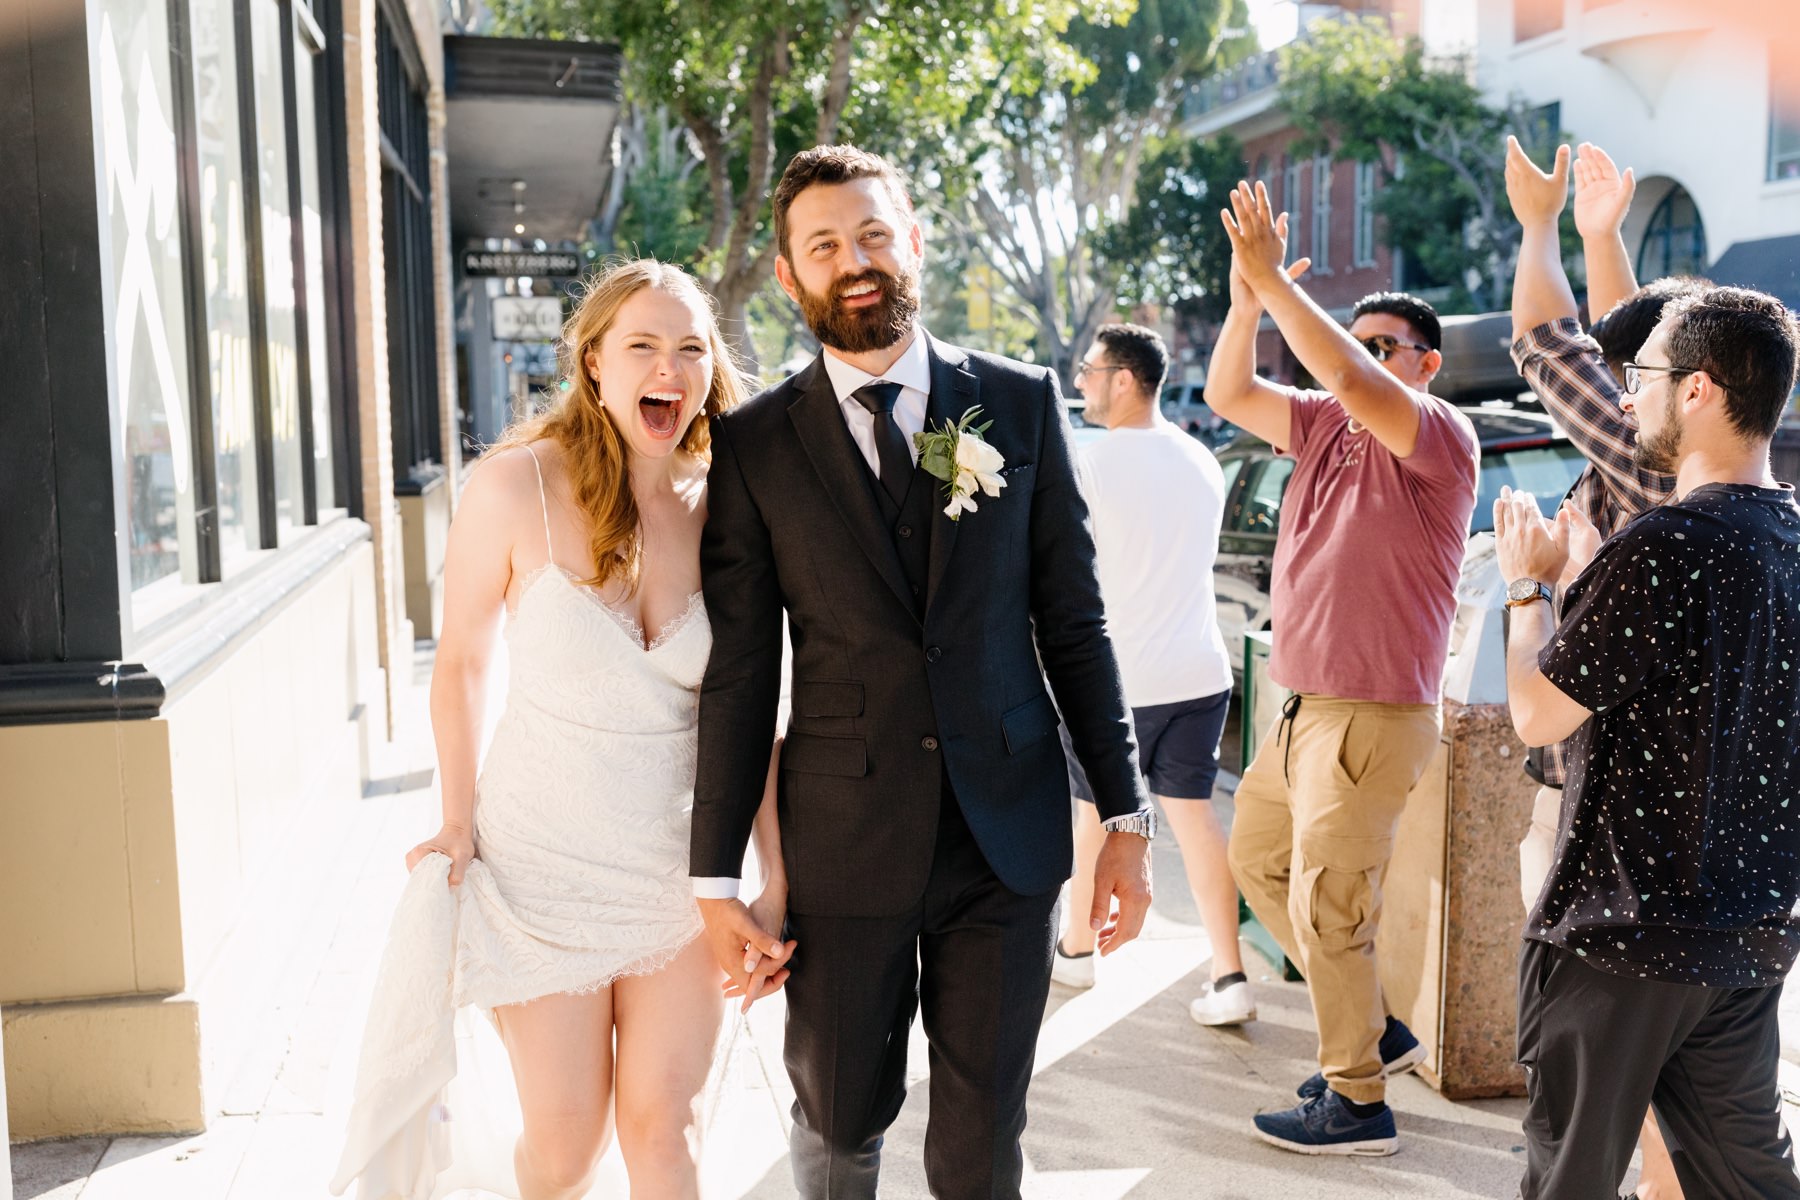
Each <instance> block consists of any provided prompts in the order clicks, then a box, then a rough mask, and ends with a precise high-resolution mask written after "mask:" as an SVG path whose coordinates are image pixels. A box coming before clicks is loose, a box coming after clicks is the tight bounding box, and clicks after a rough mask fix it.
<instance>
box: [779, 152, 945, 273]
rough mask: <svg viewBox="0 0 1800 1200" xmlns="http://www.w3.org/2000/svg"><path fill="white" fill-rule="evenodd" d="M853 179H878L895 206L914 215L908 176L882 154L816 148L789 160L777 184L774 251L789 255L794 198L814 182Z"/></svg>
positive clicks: (845, 181) (847, 181)
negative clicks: (789, 208) (789, 226)
mask: <svg viewBox="0 0 1800 1200" xmlns="http://www.w3.org/2000/svg"><path fill="white" fill-rule="evenodd" d="M853 179H879V180H881V181H882V182H883V183H885V184H887V187H888V191H889V192H891V193H893V197H894V203H896V204H898V205H899V206H900V207H901V209H902V210H903V211H905V212H906V213H907V214H908V215H910V214H911V213H912V197H911V196H909V195H907V194H906V177H905V176H903V175H901V174H900V170H899V168H898V167H896V166H894V164H893V163H891V162H889V161H888V160H887V159H885V158H883V157H881V155H879V154H870V153H869V152H868V151H867V150H858V149H857V148H856V147H855V146H814V147H813V148H812V149H810V150H802V151H801V152H800V153H798V154H796V155H794V157H793V158H791V159H789V160H788V165H787V170H785V171H783V172H782V173H781V182H780V183H777V184H776V185H775V197H774V201H773V204H774V209H775V249H776V252H777V253H779V254H782V255H786V254H787V252H788V206H789V205H791V204H793V202H794V197H795V196H798V195H799V194H800V193H801V192H804V191H805V190H806V189H807V188H809V187H811V186H813V185H814V184H815V183H849V182H850V181H851V180H853Z"/></svg>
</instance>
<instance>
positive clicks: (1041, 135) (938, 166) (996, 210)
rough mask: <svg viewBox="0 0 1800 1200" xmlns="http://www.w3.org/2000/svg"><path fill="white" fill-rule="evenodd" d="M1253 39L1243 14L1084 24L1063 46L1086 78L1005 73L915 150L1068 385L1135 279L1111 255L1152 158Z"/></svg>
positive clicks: (1185, 7)
mask: <svg viewBox="0 0 1800 1200" xmlns="http://www.w3.org/2000/svg"><path fill="white" fill-rule="evenodd" d="M1247 25H1248V20H1247V18H1246V16H1245V9H1244V6H1243V0H1140V2H1139V4H1138V6H1137V10H1136V11H1135V13H1133V14H1132V15H1131V16H1130V17H1129V19H1125V20H1121V19H1118V18H1116V17H1109V18H1097V19H1093V18H1090V19H1083V20H1078V21H1076V22H1075V23H1074V24H1072V25H1071V27H1070V29H1069V33H1068V36H1067V42H1068V44H1069V45H1070V46H1071V47H1072V48H1073V49H1074V50H1075V51H1077V52H1079V53H1080V54H1081V55H1082V57H1083V58H1085V59H1086V60H1088V61H1089V62H1091V63H1092V64H1093V71H1092V73H1091V74H1089V75H1084V76H1071V77H1070V78H1068V79H1066V80H1065V81H1064V82H1063V83H1062V84H1061V85H1060V86H1058V87H1044V86H1041V83H1040V82H1039V81H1038V80H1036V79H1034V78H1032V77H1031V75H1030V74H1029V73H1028V72H1024V71H1014V70H1012V69H1011V68H1010V67H1009V68H1008V69H1007V70H1004V71H1002V72H1001V73H1000V74H999V75H998V77H997V78H996V79H995V82H994V84H993V86H992V87H991V88H990V89H989V90H988V92H987V94H986V95H985V97H984V98H983V102H982V103H981V104H979V105H971V107H970V111H969V116H968V118H967V119H966V120H965V121H964V122H963V123H962V125H961V127H960V128H959V129H958V130H957V131H956V136H955V137H954V138H952V139H949V140H948V141H943V142H934V143H917V142H916V143H915V152H916V153H917V156H918V158H919V159H920V160H921V161H922V162H923V163H924V164H926V166H927V170H928V174H930V175H932V176H935V177H936V178H938V179H940V180H941V181H942V182H943V187H942V188H941V190H940V195H941V199H940V201H939V203H938V205H937V211H938V215H939V217H940V219H941V223H942V224H943V226H944V227H945V228H946V229H947V230H948V231H949V232H950V233H951V235H952V236H953V237H954V238H956V239H957V240H958V241H959V243H960V244H961V245H962V246H963V247H964V249H965V252H966V253H967V254H968V255H969V256H970V257H980V258H983V259H985V260H986V261H987V262H988V263H989V264H990V265H991V266H992V268H993V270H994V271H995V272H997V273H998V274H999V276H1000V277H1001V278H1002V279H1003V280H1004V281H1005V284H1006V290H1007V291H1009V292H1010V293H1011V296H1010V298H1009V299H1010V303H1011V306H1012V308H1013V309H1014V311H1016V312H1019V313H1021V314H1023V315H1025V316H1027V317H1028V318H1029V319H1030V320H1031V321H1032V322H1033V323H1034V324H1035V325H1036V326H1037V329H1038V346H1039V350H1040V353H1039V355H1038V357H1039V359H1040V360H1041V361H1045V362H1047V363H1049V364H1051V365H1052V366H1054V367H1055V369H1056V370H1058V371H1059V372H1061V373H1063V374H1064V375H1065V376H1066V374H1067V372H1068V371H1069V370H1071V369H1072V367H1073V363H1074V360H1075V358H1076V357H1077V356H1078V355H1079V354H1080V353H1081V351H1082V349H1083V348H1085V346H1086V345H1087V343H1088V342H1089V341H1090V340H1092V337H1093V334H1094V330H1095V329H1097V328H1098V327H1099V326H1100V325H1101V324H1103V323H1104V322H1106V321H1108V320H1112V319H1114V317H1115V315H1116V313H1117V311H1118V303H1119V299H1120V296H1121V290H1120V289H1121V286H1122V285H1123V283H1124V280H1125V279H1126V277H1127V275H1128V274H1129V273H1130V272H1132V271H1133V270H1135V269H1136V264H1135V263H1134V262H1133V261H1132V259H1131V258H1130V257H1125V256H1119V255H1117V254H1115V253H1112V252H1110V251H1109V249H1108V247H1109V246H1111V245H1112V241H1111V239H1112V237H1113V231H1114V230H1115V229H1116V228H1117V227H1119V226H1120V225H1121V224H1122V223H1125V222H1127V221H1128V219H1129V217H1130V214H1131V213H1132V211H1133V209H1134V206H1135V204H1136V201H1137V197H1138V189H1139V185H1140V177H1141V176H1142V174H1143V172H1144V168H1145V163H1146V155H1147V154H1148V153H1149V152H1150V151H1151V149H1152V148H1153V147H1154V146H1155V145H1156V144H1157V143H1158V142H1159V140H1160V139H1161V137H1162V136H1163V135H1164V134H1165V133H1166V131H1167V130H1168V129H1169V127H1170V125H1171V123H1172V121H1173V119H1174V116H1175V114H1176V111H1177V107H1178V105H1179V102H1180V99H1181V96H1182V94H1183V93H1184V92H1185V90H1186V88H1187V86H1188V85H1189V84H1190V83H1192V82H1193V81H1194V80H1196V79H1198V78H1200V77H1201V76H1202V75H1204V74H1205V73H1206V72H1207V71H1209V70H1212V69H1214V68H1216V67H1217V66H1220V65H1223V64H1227V63H1230V62H1234V61H1236V60H1237V59H1239V58H1241V57H1242V56H1243V55H1244V54H1246V53H1248V52H1249V51H1251V50H1253V49H1254V48H1255V47H1254V39H1253V38H1252V37H1251V36H1250V35H1249V32H1248V29H1247Z"/></svg>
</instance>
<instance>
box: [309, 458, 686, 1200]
mask: <svg viewBox="0 0 1800 1200" xmlns="http://www.w3.org/2000/svg"><path fill="white" fill-rule="evenodd" d="M527 450H528V451H529V447H527ZM532 462H533V464H534V465H536V463H537V456H536V455H535V454H533V455H532ZM538 496H539V501H540V503H543V499H544V497H543V474H542V470H541V468H540V470H539V474H538ZM544 550H545V559H546V562H545V565H544V566H543V567H542V568H540V569H539V570H537V571H534V572H533V573H532V574H531V575H530V576H529V577H528V578H527V579H526V580H525V582H524V585H523V587H521V589H520V592H519V598H518V606H517V608H516V610H514V611H513V612H511V613H510V614H509V615H508V616H507V619H506V630H505V636H506V641H507V647H508V651H509V660H510V661H509V672H510V673H509V676H508V681H507V696H506V708H505V711H504V713H503V714H502V716H501V718H500V720H499V723H498V724H497V725H496V727H495V730H494V736H493V739H492V741H491V743H490V745H489V747H488V751H487V756H486V759H485V761H484V762H483V764H482V768H481V774H480V777H479V779H478V781H477V783H476V801H475V847H476V856H477V857H476V858H475V860H474V861H473V862H471V863H470V864H469V868H468V870H467V872H466V873H465V876H464V878H463V882H462V884H461V885H460V886H459V887H457V888H456V889H454V891H451V890H450V889H448V888H447V886H446V876H447V872H448V868H449V860H448V859H445V858H443V857H442V856H438V855H433V856H430V857H429V858H428V859H427V860H426V862H424V863H421V864H420V866H419V867H418V868H416V869H415V871H414V875H413V878H412V879H411V880H409V882H408V885H407V889H406V892H405V894H404V896H403V897H402V899H401V902H400V905H399V909H398V911H397V912H396V914H395V918H394V924H393V928H392V931H391V933H390V935H389V942H388V946H387V948H386V951H385V952H384V955H383V959H382V965H381V968H380V972H379V975H378V978H377V983H376V991H375V995H374V998H373V1000H372V1002H371V1005H370V1014H369V1023H368V1027H367V1030H366V1032H365V1036H364V1044H363V1052H362V1058H361V1061H360V1063H359V1069H358V1072H357V1083H356V1098H355V1101H354V1105H353V1109H352V1115H351V1118H350V1121H349V1129H348V1139H347V1140H348V1144H347V1146H346V1148H345V1152H344V1159H343V1161H342V1163H341V1164H340V1167H339V1171H338V1174H337V1176H336V1177H335V1178H334V1180H333V1184H334V1188H333V1191H334V1193H341V1191H342V1190H343V1189H344V1188H345V1187H347V1186H348V1185H349V1183H350V1182H351V1181H352V1180H358V1181H359V1182H360V1183H361V1185H362V1187H361V1194H363V1195H364V1196H389V1195H393V1196H407V1197H412V1196H426V1195H430V1194H431V1192H432V1191H433V1190H434V1188H433V1187H432V1179H433V1177H434V1176H435V1175H436V1174H437V1173H438V1172H441V1171H442V1170H444V1168H445V1166H446V1165H447V1163H448V1161H449V1159H450V1158H451V1157H452V1150H451V1148H450V1146H449V1145H448V1143H447V1141H446V1138H445V1137H444V1136H443V1135H444V1134H445V1133H446V1132H447V1131H446V1130H444V1129H442V1128H439V1126H441V1125H442V1124H444V1123H445V1122H447V1120H448V1119H449V1116H450V1114H448V1113H447V1112H446V1110H445V1106H444V1104H443V1103H442V1100H443V1095H444V1092H443V1089H444V1088H445V1086H446V1085H447V1084H448V1082H449V1078H450V1077H451V1076H453V1075H454V1074H455V1071H456V1054H455V1050H454V1049H453V1047H452V1044H451V1043H452V1039H453V1036H454V1035H453V1033H452V1017H453V1016H454V1013H455V1010H457V1009H461V1008H464V1007H471V1006H472V1007H476V1008H484V1009H492V1008H495V1007H497V1006H500V1005H504V1004H517V1003H522V1002H524V1001H527V1000H532V999H535V998H537V997H540V996H547V995H553V994H556V993H562V992H587V991H593V990H596V989H598V988H601V987H604V986H606V985H607V984H609V983H611V982H612V981H613V980H615V979H618V978H619V977H620V976H624V975H635V974H645V973H648V972H651V971H655V970H657V969H659V968H661V967H663V966H666V965H667V964H668V963H669V962H670V961H671V960H672V959H673V958H674V957H675V956H676V955H677V954H678V953H680V951H681V950H682V948H683V947H684V946H686V945H687V943H688V942H690V941H691V940H693V938H694V937H695V936H696V935H697V934H698V933H699V931H700V928H701V924H700V914H699V908H698V906H697V905H696V904H695V902H694V896H693V888H692V884H691V883H690V881H689V879H688V828H689V824H690V821H691V817H692V811H693V802H694V771H695V756H696V753H697V733H696V728H697V724H698V716H699V703H700V701H699V689H700V680H701V676H702V675H703V674H704V673H705V670H706V660H707V656H708V654H709V653H710V652H711V649H712V629H711V626H710V625H709V624H708V622H707V618H706V609H705V606H704V605H703V603H702V602H701V597H700V593H698V592H696V593H694V595H693V596H692V597H691V598H690V599H689V601H688V605H687V608H686V609H685V611H683V612H682V614H681V615H680V616H679V617H677V618H676V619H675V620H674V621H672V622H670V624H669V625H668V626H667V627H666V628H665V629H664V630H663V631H662V633H661V634H660V635H659V636H658V637H657V638H656V640H655V641H653V642H648V643H647V642H646V641H645V638H644V633H643V631H642V630H641V629H640V628H638V626H637V625H636V623H635V622H633V621H632V620H631V618H629V617H628V616H626V615H625V614H623V613H620V612H618V611H617V610H615V609H613V608H611V607H610V606H608V605H606V604H604V603H602V602H601V600H600V598H599V596H598V595H596V594H595V593H594V592H593V591H592V590H591V589H589V588H586V587H584V586H582V585H581V584H580V583H578V582H577V579H576V577H575V576H574V575H573V574H572V573H570V572H568V571H566V570H564V569H563V568H562V567H560V566H558V565H557V564H556V557H555V550H554V547H553V546H552V544H551V541H550V519H549V511H548V506H547V505H546V506H545V509H544ZM428 868H429V869H428Z"/></svg>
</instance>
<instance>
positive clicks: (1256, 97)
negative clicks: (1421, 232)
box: [1171, 0, 1418, 383]
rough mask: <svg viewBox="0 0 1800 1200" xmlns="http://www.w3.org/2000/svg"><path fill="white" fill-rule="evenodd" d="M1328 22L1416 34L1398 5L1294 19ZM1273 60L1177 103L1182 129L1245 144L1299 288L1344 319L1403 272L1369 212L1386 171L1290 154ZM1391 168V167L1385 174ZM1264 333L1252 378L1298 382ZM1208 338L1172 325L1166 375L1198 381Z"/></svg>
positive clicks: (1402, 2)
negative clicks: (1301, 265)
mask: <svg viewBox="0 0 1800 1200" xmlns="http://www.w3.org/2000/svg"><path fill="white" fill-rule="evenodd" d="M1335 15H1369V16H1380V17H1383V18H1385V19H1387V20H1388V21H1389V22H1390V23H1391V24H1392V25H1393V27H1394V32H1395V36H1396V37H1408V36H1411V35H1413V34H1416V33H1417V32H1418V18H1417V15H1416V12H1414V11H1411V8H1410V7H1409V6H1408V5H1407V4H1406V0H1363V2H1362V3H1346V4H1329V5H1327V4H1306V5H1303V6H1302V11H1301V20H1302V22H1306V21H1309V20H1317V19H1329V18H1330V17H1332V16H1335ZM1278 55H1279V52H1278V51H1274V50H1270V51H1266V52H1264V53H1262V54H1259V55H1257V56H1256V57H1254V58H1251V59H1249V60H1247V61H1245V62H1243V63H1241V64H1239V66H1237V67H1236V68H1234V69H1233V70H1231V71H1229V72H1226V73H1224V74H1222V75H1218V76H1215V77H1213V78H1211V79H1208V80H1206V81H1205V82H1204V83H1202V84H1200V85H1199V86H1197V87H1196V88H1194V89H1193V91H1191V92H1190V93H1189V94H1188V96H1187V97H1186V99H1185V101H1184V104H1183V109H1182V116H1181V120H1180V129H1181V130H1182V132H1184V133H1186V134H1187V135H1188V136H1190V137H1194V138H1212V137H1217V136H1219V135H1221V134H1227V133H1228V134H1230V135H1232V136H1233V137H1235V138H1237V139H1238V141H1240V142H1241V143H1243V147H1244V158H1245V161H1246V163H1247V164H1248V166H1249V169H1250V173H1251V177H1252V178H1253V179H1261V180H1262V181H1263V182H1264V183H1266V184H1267V185H1268V188H1269V196H1270V199H1271V200H1273V202H1274V203H1275V206H1276V208H1277V210H1278V211H1279V210H1285V211H1286V212H1287V213H1288V214H1289V218H1288V231H1289V232H1288V255H1289V258H1290V260H1292V259H1297V258H1302V257H1310V258H1311V259H1312V260H1313V262H1312V268H1311V270H1310V271H1309V272H1308V273H1307V275H1306V276H1305V278H1304V280H1303V282H1304V284H1305V286H1306V289H1307V291H1308V293H1309V294H1310V295H1311V296H1312V297H1313V299H1315V300H1317V301H1318V302H1319V303H1320V304H1321V305H1323V306H1324V307H1325V308H1326V309H1327V310H1329V311H1330V312H1331V313H1332V315H1333V316H1335V317H1338V318H1339V319H1340V320H1344V319H1348V317H1349V313H1350V306H1351V305H1352V304H1354V303H1355V302H1356V301H1357V300H1358V299H1360V298H1361V297H1363V296H1366V295H1368V294H1369V293H1370V292H1377V291H1384V290H1387V289H1390V288H1395V287H1400V286H1403V280H1404V276H1405V269H1404V267H1405V264H1404V263H1403V262H1401V261H1398V256H1397V255H1396V254H1395V253H1394V251H1392V250H1391V249H1389V247H1388V246H1387V245H1386V244H1385V242H1384V240H1383V238H1382V235H1381V230H1380V229H1379V228H1378V223H1377V221H1376V218H1375V212H1374V199H1375V196H1376V194H1377V191H1378V189H1379V188H1380V187H1381V186H1382V181H1383V178H1384V175H1385V170H1384V167H1383V166H1381V165H1377V164H1374V163H1358V162H1355V161H1353V160H1349V159H1343V160H1340V159H1337V158H1334V157H1333V156H1331V155H1329V154H1324V155H1313V154H1300V153H1297V152H1296V149H1295V145H1294V143H1295V142H1297V141H1298V140H1299V138H1300V134H1299V131H1298V130H1296V129H1295V128H1294V126H1293V125H1292V123H1291V122H1290V121H1289V120H1288V118H1287V115H1286V114H1285V113H1284V112H1283V111H1282V110H1281V106H1280V102H1279V83H1280V79H1279V68H1278V65H1277V58H1278ZM1391 167H1392V162H1391V161H1390V162H1389V163H1388V164H1386V168H1391ZM1263 325H1264V328H1263V331H1262V333H1261V334H1260V336H1259V337H1258V339H1257V363H1258V366H1259V369H1260V371H1261V372H1262V374H1264V375H1265V376H1266V377H1268V378H1270V379H1275V380H1279V381H1282V382H1290V383H1291V382H1296V381H1297V380H1298V377H1299V375H1300V372H1301V368H1300V366H1299V364H1298V363H1297V362H1296V361H1295V359H1294V357H1293V354H1292V352H1290V351H1289V350H1288V348H1287V345H1286V343H1285V342H1283V341H1282V339H1281V337H1280V335H1279V334H1277V333H1276V332H1275V329H1274V326H1273V324H1272V323H1270V322H1269V321H1267V320H1266V319H1265V320H1264V322H1263ZM1216 336H1217V326H1216V325H1214V324H1212V323H1210V322H1188V323H1178V324H1177V328H1176V333H1175V344H1174V352H1175V356H1176V365H1175V368H1174V370H1173V371H1172V372H1171V374H1172V376H1173V377H1174V378H1176V379H1182V378H1187V379H1198V378H1200V377H1201V373H1202V372H1203V371H1204V368H1205V365H1206V361H1207V358H1208V357H1209V356H1210V355H1211V353H1212V345H1213V341H1214V338H1215V337H1216Z"/></svg>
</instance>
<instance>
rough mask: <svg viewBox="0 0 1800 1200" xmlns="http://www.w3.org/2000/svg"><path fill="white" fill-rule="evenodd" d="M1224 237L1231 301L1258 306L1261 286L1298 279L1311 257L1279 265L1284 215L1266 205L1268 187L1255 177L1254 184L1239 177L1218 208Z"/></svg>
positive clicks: (1284, 242)
mask: <svg viewBox="0 0 1800 1200" xmlns="http://www.w3.org/2000/svg"><path fill="white" fill-rule="evenodd" d="M1219 217H1220V219H1221V220H1223V221H1224V222H1225V236H1226V237H1228V238H1230V239H1231V303H1232V304H1233V305H1234V306H1238V307H1248V306H1250V305H1251V304H1256V305H1258V306H1260V305H1261V303H1262V298H1261V293H1262V291H1263V289H1265V288H1267V287H1269V286H1271V285H1274V284H1280V283H1284V282H1287V281H1288V280H1292V279H1298V278H1300V276H1302V275H1304V274H1305V273H1306V269H1307V268H1308V267H1309V266H1311V265H1312V259H1310V258H1301V259H1296V260H1295V261H1294V263H1293V265H1292V266H1289V267H1286V268H1283V267H1282V265H1281V264H1282V260H1283V259H1285V258H1286V257H1287V233H1288V215H1287V214H1286V213H1282V214H1280V215H1279V216H1277V215H1276V214H1275V212H1274V210H1273V208H1272V207H1271V205H1270V204H1269V189H1268V188H1267V187H1265V186H1264V185H1263V182H1262V181H1261V180H1260V179H1259V180H1257V182H1256V186H1255V187H1251V186H1250V184H1249V182H1248V181H1245V180H1239V181H1238V185H1237V186H1236V187H1234V188H1232V189H1231V207H1230V208H1222V209H1220V210H1219Z"/></svg>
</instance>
